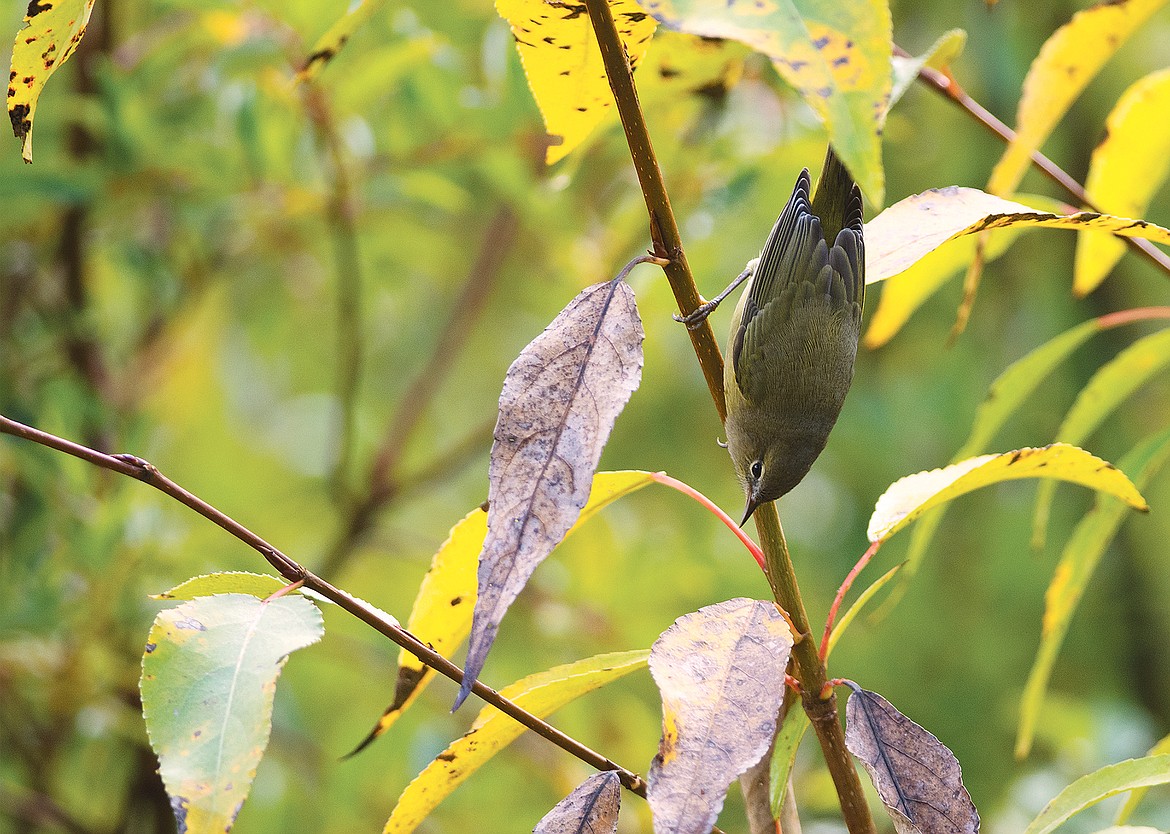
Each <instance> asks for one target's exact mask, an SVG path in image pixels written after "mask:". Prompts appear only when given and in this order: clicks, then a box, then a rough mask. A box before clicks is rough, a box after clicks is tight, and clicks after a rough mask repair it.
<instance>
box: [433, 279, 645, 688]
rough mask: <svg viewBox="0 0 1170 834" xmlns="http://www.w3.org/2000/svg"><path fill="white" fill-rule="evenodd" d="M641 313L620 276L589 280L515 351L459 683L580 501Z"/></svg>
mask: <svg viewBox="0 0 1170 834" xmlns="http://www.w3.org/2000/svg"><path fill="white" fill-rule="evenodd" d="M643 336H644V334H643V332H642V321H641V319H640V318H639V317H638V307H637V305H636V304H635V303H634V291H633V290H631V289H630V287H629V285H628V284H626V283H625V281H622V280H620V279H615V280H613V281H609V282H606V283H602V284H594V285H593V286H592V287H589V288H588V289H586V290H584V291H583V292H581V294H580V295H578V296H577V297H576V298H574V299H573V300H572V301H571V302H569V305H568V306H567V307H565V309H564V310H562V311H561V313H560V315H558V316H557V317H556V318H555V319H554V320H553V322H552V324H550V325H549V326H548V327H547V328H545V331H544V332H543V333H541V334H540V335H539V336H537V337H536V338H535V339H533V340H532V342H531V343H530V344H529V345H528V346H527V347H526V348H524V350H523V351H521V352H520V356H519V357H517V359H516V361H515V362H513V363H512V367H511V368H509V369H508V375H507V377H506V378H505V379H504V390H503V393H502V394H500V416H499V419H498V420H497V421H496V430H495V442H494V443H493V444H492V454H491V464H490V466H489V468H488V518H487V522H488V534H487V538H486V539H485V540H484V545H483V551H482V552H481V553H480V555H479V575H478V588H479V596H478V597H477V598H476V601H475V614H474V616H473V618H472V625H471V638H470V640H469V644H468V650H467V662H466V666H465V669H464V678H463V685H462V687H460V689H459V696H458V698H456V700H455V708H456V709H458V708H459V705H460V704H462V703H463V700H464V699H465V698H466V697H467V694H468V693H469V692H471V686H472V684H473V683H474V682H475V679H476V678H477V677H478V676H479V673H480V671H481V670H482V669H483V664H484V661H485V660H486V659H487V653H488V650H489V649H490V648H491V645H492V642H493V641H494V640H495V637H496V632H497V630H498V629H499V626H500V621H501V620H502V619H503V617H504V613H505V612H506V611H507V610H508V606H510V605H511V604H512V602H513V601H514V600H515V599H516V597H517V595H519V593H520V590H521V589H522V588H523V587H524V584H525V583H526V582H527V581H528V577H530V576H531V575H532V572H533V571H534V570H536V566H537V565H539V564H540V563H541V562H542V561H544V558H545V557H546V556H548V554H549V553H551V552H552V549H553V548H554V547H556V546H557V544H558V543H559V542H560V541H561V539H563V538H564V537H565V534H566V533H567V532H568V531H569V528H571V527H572V526H573V523H574V522H575V521H576V520H577V517H578V516H579V515H580V514H581V508H582V507H584V506H585V502H586V501H587V500H588V499H589V489H590V486H591V485H592V483H593V473H594V472H595V471H596V470H597V462H598V461H599V460H600V459H601V450H602V448H603V447H604V446H605V441H606V440H607V439H608V438H609V433H610V431H611V430H612V429H613V424H614V421H615V420H617V416H618V414H620V413H621V411H622V409H623V408H624V407H625V405H626V403H627V402H628V401H629V399H630V395H631V394H632V393H633V392H634V390H635V389H636V388H637V387H638V383H639V382H641V380H642V339H643Z"/></svg>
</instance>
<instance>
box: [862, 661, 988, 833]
mask: <svg viewBox="0 0 1170 834" xmlns="http://www.w3.org/2000/svg"><path fill="white" fill-rule="evenodd" d="M848 684H849V687H850V688H851V689H852V690H853V694H852V695H850V696H849V703H848V704H847V705H846V707H845V746H846V747H847V748H849V752H850V753H852V754H853V755H854V756H856V757H857V759H858V760H859V761H860V762H861V763H862V764H863V765H864V766H865V769H866V771H868V772H869V778H870V779H871V780H873V785H874V787H875V788H877V792H878V796H879V797H881V800H882V804H884V805H885V806H886V810H888V811H889V812H890V818H891V819H893V821H894V829H895V830H896V831H897V832H898V834H977V832H978V831H979V813H978V812H977V811H976V810H975V805H974V804H973V803H972V802H971V795H970V794H969V793H967V789H966V788H965V787H963V772H962V770H961V769H960V767H959V761H958V759H956V758H955V754H954V753H952V752H951V751H950V750H949V749H947V747H946V745H944V744H943V743H942V742H941V741H939V740H938V739H937V738H935V737H934V736H933V735H931V734H930V733H929V732H927V731H926V730H924V729H923V728H922V727H920V726H918V725H917V724H915V723H914V722H913V721H911V720H910V719H909V718H907V717H906V716H904V715H902V713H900V712H898V710H896V709H895V708H894V707H893V706H892V705H891V704H890V702H889V701H887V700H886V699H885V698H883V697H882V696H881V695H878V694H877V693H876V692H868V691H866V690H864V689H862V688H861V687H859V686H858V685H857V684H855V683H852V682H848Z"/></svg>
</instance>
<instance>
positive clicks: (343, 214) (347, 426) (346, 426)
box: [303, 83, 365, 503]
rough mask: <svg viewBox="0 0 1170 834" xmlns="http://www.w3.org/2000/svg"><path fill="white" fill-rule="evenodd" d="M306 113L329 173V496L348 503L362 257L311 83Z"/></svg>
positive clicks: (334, 145) (343, 177) (339, 164)
mask: <svg viewBox="0 0 1170 834" xmlns="http://www.w3.org/2000/svg"><path fill="white" fill-rule="evenodd" d="M303 90H304V102H305V111H306V112H307V113H308V114H309V119H310V121H311V122H312V123H313V127H314V129H315V130H316V132H317V138H318V140H319V141H320V142H321V144H322V145H324V146H325V149H326V151H327V152H328V154H329V159H330V163H331V167H332V173H333V193H332V194H331V196H330V200H329V225H330V226H331V227H332V231H333V257H334V263H335V264H336V269H335V275H336V282H337V372H336V377H337V378H336V383H337V402H338V406H339V408H340V416H341V420H340V426H339V431H338V437H337V461H336V463H335V464H334V467H333V494H334V496H335V498H336V499H337V500H338V501H340V502H343V503H345V502H347V501H348V500H349V474H350V467H351V466H352V462H353V444H354V425H355V420H356V414H357V397H358V384H359V382H360V380H361V368H362V360H363V357H364V355H365V340H364V339H363V338H362V306H363V304H362V259H361V252H360V250H359V249H358V235H357V220H356V215H357V205H356V203H355V200H354V195H353V186H352V178H351V176H350V173H349V161H348V158H347V156H346V153H345V148H344V147H342V143H341V137H340V136H339V135H338V133H337V125H336V123H335V122H334V119H333V114H332V111H331V110H330V109H329V101H328V99H327V98H326V96H325V95H324V94H323V93H322V92H321V89H320V88H319V87H317V86H316V85H315V84H312V83H306V84H304V85H303Z"/></svg>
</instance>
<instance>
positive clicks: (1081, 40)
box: [987, 0, 1166, 194]
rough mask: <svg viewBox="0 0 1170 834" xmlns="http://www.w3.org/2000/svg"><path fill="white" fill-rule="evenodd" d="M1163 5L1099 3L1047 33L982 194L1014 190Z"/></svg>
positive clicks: (1131, 0)
mask: <svg viewBox="0 0 1170 834" xmlns="http://www.w3.org/2000/svg"><path fill="white" fill-rule="evenodd" d="M1165 3H1166V0H1105V2H1102V3H1099V4H1098V5H1096V6H1093V7H1091V8H1088V9H1085V10H1084V11H1080V12H1077V13H1076V14H1075V15H1073V17H1072V20H1070V21H1069V22H1068V23H1066V24H1065V25H1064V26H1061V27H1060V28H1059V29H1057V30H1056V31H1055V32H1053V33H1052V37H1050V38H1049V39H1048V40H1047V42H1045V44H1044V46H1043V47H1041V49H1040V54H1039V55H1037V56H1036V60H1034V61H1033V62H1032V66H1031V67H1029V68H1028V77H1027V78H1025V79H1024V92H1023V95H1022V96H1021V97H1020V106H1019V110H1018V112H1017V114H1016V136H1015V138H1014V139H1013V140H1012V141H1011V142H1010V143H1009V144H1008V147H1007V150H1005V151H1004V154H1003V157H1002V158H1001V159H1000V160H999V163H998V164H996V166H995V170H993V171H992V172H991V180H990V182H988V184H987V190H988V191H990V192H991V193H992V194H1007V193H1009V192H1011V191H1014V190H1015V188H1016V186H1017V185H1019V184H1020V180H1021V179H1023V177H1024V173H1025V172H1026V171H1027V170H1028V165H1029V163H1030V162H1031V158H1032V151H1034V150H1037V149H1038V148H1039V147H1040V146H1041V145H1043V144H1044V140H1045V139H1047V138H1048V136H1049V134H1050V133H1052V129H1053V128H1054V127H1056V124H1057V122H1059V121H1060V119H1061V117H1063V116H1064V114H1065V113H1066V112H1067V111H1068V108H1069V107H1070V106H1071V105H1072V103H1073V102H1074V101H1075V100H1076V98H1077V96H1079V95H1080V94H1081V91H1082V90H1083V89H1084V88H1085V85H1086V84H1088V83H1089V82H1090V81H1091V80H1093V78H1094V77H1095V76H1096V75H1097V73H1098V72H1099V71H1100V69H1101V67H1103V66H1104V65H1105V62H1106V61H1108V60H1109V59H1110V58H1111V57H1112V56H1113V53H1114V52H1116V51H1117V49H1118V48H1119V47H1120V46H1121V45H1122V44H1123V43H1125V41H1126V39H1128V38H1129V36H1130V35H1131V34H1133V32H1134V30H1136V29H1137V28H1138V27H1139V26H1141V25H1142V24H1143V23H1145V22H1146V20H1147V19H1148V18H1149V16H1150V15H1152V14H1153V13H1154V12H1156V11H1157V10H1158V9H1160V8H1161V7H1162V6H1163V5H1165Z"/></svg>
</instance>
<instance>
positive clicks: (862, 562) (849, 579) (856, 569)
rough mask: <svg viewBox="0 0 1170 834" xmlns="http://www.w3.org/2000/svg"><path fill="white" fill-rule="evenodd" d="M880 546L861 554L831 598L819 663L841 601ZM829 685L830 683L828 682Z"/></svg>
mask: <svg viewBox="0 0 1170 834" xmlns="http://www.w3.org/2000/svg"><path fill="white" fill-rule="evenodd" d="M881 546H882V543H881V542H880V541H877V542H874V543H873V544H871V545H870V546H869V550H867V551H865V553H863V554H861V558H860V559H858V560H857V564H856V565H854V566H853V570H851V571H849V575H848V576H846V577H845V581H844V582H842V583H841V587H840V588H838V589H837V596H835V597H834V598H833V605H832V606H831V607H830V608H829V616H828V618H827V619H826V620H825V633H824V636H823V637H821V650H820V658H821V663H824V662H825V657H826V655H827V653H828V650H829V637H830V636H831V635H832V633H833V623H834V622H836V620H837V610H838V609H839V608H840V607H841V601H842V600H844V599H845V595H846V594H847V593H849V588H850V587H852V585H853V581H854V580H855V579H857V575H858V574H860V573H861V572H862V571H863V570H865V566H866V565H868V564H869V561H870V559H872V558H873V557H874V554H875V553H877V552H878V548H879V547H881ZM830 683H831V681H830Z"/></svg>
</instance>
